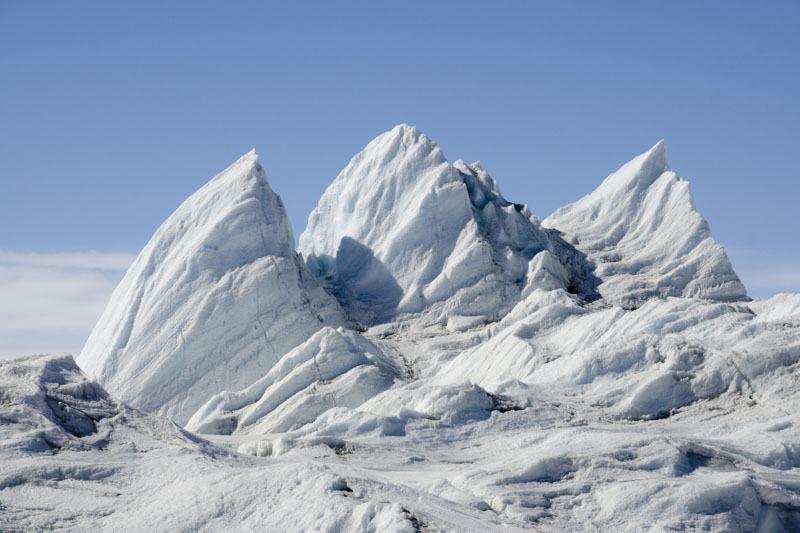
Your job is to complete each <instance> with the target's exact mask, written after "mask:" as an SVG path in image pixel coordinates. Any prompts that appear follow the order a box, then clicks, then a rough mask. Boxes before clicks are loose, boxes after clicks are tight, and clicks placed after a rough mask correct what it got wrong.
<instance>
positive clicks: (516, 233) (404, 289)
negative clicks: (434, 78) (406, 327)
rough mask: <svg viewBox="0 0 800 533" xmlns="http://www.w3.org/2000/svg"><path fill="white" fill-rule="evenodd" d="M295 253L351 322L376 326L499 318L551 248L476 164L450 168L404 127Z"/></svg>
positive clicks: (327, 200) (330, 202) (368, 152)
mask: <svg viewBox="0 0 800 533" xmlns="http://www.w3.org/2000/svg"><path fill="white" fill-rule="evenodd" d="M299 248H300V251H301V252H302V253H303V255H304V257H305V259H306V261H307V264H308V266H309V268H310V270H311V271H312V272H313V273H314V274H315V275H316V276H318V277H319V278H321V279H324V280H326V282H327V283H328V284H329V285H330V286H331V287H332V289H333V291H334V292H335V293H336V294H337V297H338V298H339V300H340V302H341V303H342V304H343V306H344V307H345V308H346V309H347V310H348V311H349V312H350V314H351V316H353V317H354V318H355V319H357V320H358V321H360V322H362V323H366V324H373V323H378V322H383V321H387V320H391V319H393V318H394V317H398V316H408V315H409V314H421V315H423V316H426V317H427V319H428V320H433V321H444V320H446V319H447V318H448V317H452V316H454V315H467V316H481V315H482V316H486V317H487V319H489V320H491V319H495V318H497V317H498V316H502V315H503V314H504V313H505V312H507V311H508V309H509V308H510V306H512V305H513V303H514V302H515V301H516V300H517V299H518V298H519V295H520V292H521V290H522V287H523V285H524V283H525V278H526V276H527V275H528V265H529V262H530V260H531V259H532V258H533V257H534V256H535V255H537V254H538V253H540V252H542V251H548V250H550V249H551V248H552V243H551V241H550V238H549V237H548V234H547V233H546V232H545V231H543V230H542V229H541V228H540V226H539V221H538V219H536V217H534V216H533V215H532V214H531V213H530V211H529V210H528V208H527V207H526V206H522V205H517V204H512V203H510V202H508V201H506V200H505V199H504V198H503V197H502V196H501V194H500V191H499V189H498V187H497V184H496V182H495V181H494V180H493V179H491V178H490V177H489V175H488V174H487V173H486V172H485V171H484V170H483V169H482V168H481V167H480V165H479V164H475V165H471V166H468V165H465V164H464V163H463V162H461V161H460V160H459V161H457V162H456V163H455V164H450V163H449V162H448V161H447V160H446V159H445V157H444V154H443V153H442V150H441V149H440V148H439V147H438V146H437V145H436V143H434V142H433V141H431V140H430V139H429V138H428V137H426V136H425V135H424V134H423V133H422V132H420V131H419V130H418V129H417V128H414V127H411V126H408V125H406V124H402V125H399V126H396V127H395V128H394V129H392V130H391V131H389V132H387V133H384V134H383V135H380V136H379V137H377V138H376V139H375V140H373V141H372V142H370V143H369V144H368V145H367V147H366V148H365V149H364V150H363V151H362V152H361V153H359V154H358V155H356V156H355V157H354V158H353V159H352V160H351V161H350V163H349V164H348V165H347V167H345V169H344V170H343V171H342V172H341V173H340V174H339V176H338V177H337V178H336V179H335V180H334V182H333V183H332V184H331V186H330V187H328V189H327V190H326V191H325V193H324V194H323V196H322V198H321V199H320V201H319V204H318V206H317V207H316V208H315V209H314V211H313V212H312V213H311V216H310V217H309V219H308V227H307V228H306V230H305V232H303V234H302V235H301V236H300V247H299ZM564 288H566V287H564Z"/></svg>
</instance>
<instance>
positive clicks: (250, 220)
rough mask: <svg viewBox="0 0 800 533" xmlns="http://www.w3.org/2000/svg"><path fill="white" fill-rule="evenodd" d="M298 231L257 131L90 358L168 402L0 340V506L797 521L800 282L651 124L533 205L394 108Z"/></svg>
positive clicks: (243, 519)
mask: <svg viewBox="0 0 800 533" xmlns="http://www.w3.org/2000/svg"><path fill="white" fill-rule="evenodd" d="M299 249H300V251H301V252H302V256H300V255H298V254H297V253H296V252H295V250H294V247H293V235H292V233H291V229H290V228H289V225H288V221H287V217H286V214H285V212H284V209H283V206H282V205H281V203H280V199H279V198H278V197H277V196H276V195H275V194H274V193H273V192H272V191H271V190H270V189H269V186H268V184H267V181H266V176H265V175H264V173H263V170H262V169H261V164H260V163H259V161H258V159H257V157H256V156H255V154H254V153H250V154H247V155H245V156H244V157H243V158H242V159H240V160H239V161H238V162H237V163H235V164H234V165H233V166H231V167H230V168H229V169H227V170H226V171H224V172H223V173H222V174H220V175H218V176H217V177H215V178H214V179H213V180H212V181H211V182H209V184H208V185H206V186H205V187H203V188H202V189H201V190H200V191H198V192H197V193H196V194H195V195H193V196H192V197H191V198H190V199H189V200H187V201H186V202H185V203H184V204H183V205H182V206H181V207H180V208H179V209H178V211H176V213H175V214H174V215H173V216H172V217H170V219H169V220H167V222H165V223H164V225H163V226H162V227H161V228H160V229H159V231H158V232H157V234H156V235H155V236H154V237H153V239H152V240H151V242H150V243H149V244H148V245H147V247H146V248H145V250H144V251H143V252H142V254H141V255H140V257H139V259H138V260H137V262H136V263H135V264H134V265H133V266H132V267H131V270H130V272H129V273H128V275H127V276H126V278H125V280H123V282H122V283H121V285H120V287H119V288H118V289H117V291H116V292H115V294H114V296H113V297H112V301H111V302H110V303H109V307H108V309H107V310H106V313H105V314H104V316H103V318H102V319H101V321H100V322H99V323H98V325H97V327H96V328H95V331H94V333H93V334H92V337H91V339H90V340H89V342H88V343H87V346H86V348H85V349H84V351H83V352H82V354H81V356H80V357H79V359H78V362H79V364H80V365H81V366H82V368H83V369H84V370H85V371H87V373H88V374H90V375H92V376H94V377H95V378H97V380H98V382H99V383H100V384H102V385H103V386H105V387H107V388H109V389H110V391H111V392H112V393H113V394H115V395H118V396H120V397H121V398H122V399H123V400H125V401H126V402H127V403H130V404H132V405H133V407H135V408H138V409H142V410H145V411H149V412H152V413H156V414H153V415H146V414H143V413H141V412H140V411H137V410H135V409H133V408H129V407H127V406H125V405H124V404H122V403H120V402H119V401H117V400H115V399H113V398H112V397H111V396H108V395H107V394H106V393H105V392H104V390H103V389H102V388H101V387H100V385H98V383H96V382H94V381H92V380H91V379H90V378H88V377H86V376H85V375H83V374H81V373H80V371H79V370H78V369H77V367H75V366H74V363H72V361H71V359H69V358H68V357H66V356H45V357H39V358H33V359H26V360H17V361H12V362H9V363H6V364H5V365H4V366H2V367H0V408H1V409H2V412H0V432H2V433H0V436H2V439H3V440H2V441H0V460H2V461H3V462H2V464H3V465H4V469H3V476H5V477H3V478H2V480H0V511H2V514H0V517H2V518H0V520H5V522H3V523H0V529H12V530H13V529H15V528H16V529H25V528H29V529H30V528H33V529H36V528H40V529H49V528H72V529H75V528H77V529H98V528H99V529H119V530H131V531H134V530H136V531H138V530H142V529H153V530H175V529H185V530H195V529H199V530H237V531H238V530H245V531H247V530H254V529H256V530H268V531H269V530H275V531H295V530H297V531H303V530H313V531H459V532H461V531H495V530H497V531H501V530H502V531H514V530H534V531H647V530H651V531H664V530H703V531H797V530H800V414H798V413H800V295H798V294H788V293H786V294H780V295H777V296H775V297H773V298H771V299H768V300H756V301H751V300H750V299H749V298H747V295H746V292H745V289H744V287H743V285H742V284H741V282H740V281H739V278H738V277H737V276H736V273H735V272H734V270H733V268H732V266H731V264H730V262H729V260H728V258H727V256H726V254H725V251H724V250H723V248H722V247H721V246H720V245H719V244H717V243H716V242H715V241H714V240H713V237H712V235H711V232H710V229H709V226H708V224H707V223H706V221H705V220H704V219H703V218H702V216H701V215H700V214H699V213H697V211H696V210H695V208H694V204H693V201H692V197H691V192H690V189H689V184H688V182H686V181H684V180H681V179H680V178H678V177H677V176H676V175H675V174H674V173H673V172H671V171H670V170H669V167H668V164H667V159H666V153H665V149H664V144H663V142H661V143H658V144H657V145H655V146H654V147H653V148H652V149H651V150H649V151H648V152H647V153H645V154H642V155H641V156H639V157H637V158H635V159H634V160H632V161H631V162H630V163H628V164H626V165H624V166H623V167H622V168H621V169H620V170H618V171H617V172H615V173H614V174H612V175H611V176H609V177H608V178H607V179H606V180H605V181H604V182H603V183H602V184H601V185H600V186H599V188H598V189H597V190H596V191H594V192H593V193H591V194H589V195H588V196H586V197H584V198H583V199H581V200H579V201H578V202H576V203H574V204H571V205H569V206H566V207H564V208H562V209H560V210H558V211H557V212H556V213H554V214H553V215H551V216H550V217H549V218H547V219H546V220H545V222H544V223H542V224H540V223H539V220H538V219H537V218H536V217H535V216H534V215H533V214H531V213H530V211H529V209H528V208H527V207H526V206H524V205H520V204H514V203H511V202H509V201H507V200H505V199H504V198H503V197H502V195H501V194H500V192H499V188H498V186H497V183H496V182H495V181H494V180H493V179H492V178H490V177H489V175H488V174H487V173H486V172H485V171H484V170H483V169H482V168H481V166H480V165H479V164H477V163H476V164H473V165H465V164H463V163H462V162H461V161H456V162H455V163H452V164H451V163H449V162H448V161H447V159H445V157H444V155H443V154H442V151H441V150H440V149H439V148H438V147H437V146H436V144H435V143H433V141H431V140H430V139H428V138H427V137H425V135H424V134H422V133H421V132H420V131H419V130H417V129H416V128H413V127H410V126H407V125H401V126H397V127H396V128H394V129H393V130H391V131H390V132H387V133H385V134H383V135H381V136H379V137H378V138H376V139H375V140H374V141H372V142H371V143H370V144H369V145H368V146H367V147H366V148H365V149H364V151H362V152H361V153H360V154H358V155H356V156H355V157H354V158H353V160H352V161H351V162H350V164H348V166H347V167H346V168H345V169H344V170H343V171H342V172H341V174H340V175H339V176H338V177H337V178H336V179H335V180H334V182H333V184H332V185H331V186H330V188H329V189H328V190H327V191H326V192H325V194H324V195H323V197H322V198H321V200H320V203H319V205H318V206H317V208H316V209H315V210H314V212H313V213H312V214H311V216H310V217H309V225H308V228H306V231H305V232H304V233H303V235H302V236H301V237H300V246H299ZM158 415H169V416H171V417H173V419H174V420H176V421H177V422H179V423H180V424H182V425H185V426H186V430H183V429H181V428H179V427H178V426H176V425H175V424H174V423H172V422H170V421H168V420H167V419H165V418H162V417H160V416H158ZM187 430H188V431H194V432H196V433H199V434H201V435H202V436H203V439H207V440H203V439H200V438H198V437H195V436H193V435H192V434H191V433H188V431H187ZM143 435H144V436H143ZM212 443H213V444H212ZM6 465H9V466H6ZM6 472H11V473H10V474H7V473H6ZM9 479H10V480H12V481H8V480H9ZM4 480H5V481H4ZM31 495H32V496H31Z"/></svg>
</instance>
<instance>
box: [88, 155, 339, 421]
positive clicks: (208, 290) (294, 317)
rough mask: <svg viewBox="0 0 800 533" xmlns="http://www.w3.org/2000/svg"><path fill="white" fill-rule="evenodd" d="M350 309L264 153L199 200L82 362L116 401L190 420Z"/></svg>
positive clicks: (175, 217)
mask: <svg viewBox="0 0 800 533" xmlns="http://www.w3.org/2000/svg"><path fill="white" fill-rule="evenodd" d="M344 323H345V318H344V313H343V312H342V311H341V309H340V307H339V306H338V304H337V303H336V301H335V300H334V299H333V298H332V297H331V296H329V295H328V294H327V293H326V292H325V291H324V290H323V289H322V288H321V287H320V286H319V284H318V283H317V282H316V280H315V279H314V278H313V277H312V276H311V275H310V274H309V272H308V271H307V270H306V268H305V265H304V264H303V261H302V260H301V259H300V258H299V257H298V255H297V253H296V252H295V249H294V237H293V235H292V229H291V227H290V225H289V219H288V217H287V214H286V210H285V209H284V206H283V203H282V201H281V199H280V197H278V196H277V195H276V194H275V193H274V192H273V191H272V189H270V186H269V183H268V182H267V176H266V174H265V173H264V170H263V168H262V166H261V163H260V161H259V158H258V155H256V153H255V151H251V152H249V153H248V154H246V155H244V156H243V157H241V158H240V159H239V160H238V161H236V162H235V163H234V164H233V165H231V166H230V167H229V168H227V169H226V170H224V171H223V172H222V173H220V174H218V175H217V176H216V177H214V178H213V179H212V180H211V181H210V182H208V183H207V184H206V185H205V186H203V187H202V188H201V189H200V190H199V191H197V192H196V193H195V194H193V195H192V196H191V197H190V198H189V199H187V200H186V201H185V202H183V204H182V205H181V206H180V207H179V208H178V209H177V210H176V211H175V212H174V213H173V214H172V215H171V216H170V217H169V218H168V219H167V221H166V222H164V224H162V226H161V227H160V228H159V229H158V230H157V231H156V233H155V235H154V236H153V237H152V239H151V240H150V242H149V243H148V244H147V246H145V248H144V249H143V250H142V252H141V253H140V254H139V256H138V258H137V259H136V261H135V262H134V264H133V265H132V266H131V268H130V270H129V271H128V273H127V274H126V275H125V278H124V279H123V280H122V282H121V283H120V284H119V286H118V287H117V289H116V290H115V291H114V294H113V295H112V297H111V301H110V302H109V304H108V307H107V308H106V310H105V312H104V313H103V315H102V317H101V318H100V321H99V322H98V323H97V325H96V326H95V328H94V331H93V332H92V334H91V336H90V337H89V340H88V341H87V343H86V346H85V347H84V349H83V351H82V352H81V354H80V356H79V357H78V363H79V364H80V366H81V367H82V368H83V369H84V370H86V371H87V372H88V373H89V374H91V375H93V376H95V377H96V378H97V379H98V381H99V382H100V383H102V384H103V386H104V387H106V388H107V389H108V390H109V391H110V392H111V393H112V394H116V395H118V396H119V397H121V398H122V399H123V400H124V401H126V402H129V403H130V404H132V405H134V406H135V407H138V408H141V409H144V410H147V411H151V412H158V413H160V414H164V415H168V416H170V417H172V418H174V419H175V421H177V422H178V423H180V424H185V423H186V422H187V421H188V419H189V417H190V416H191V415H192V413H193V412H194V411H195V410H196V409H197V408H199V407H200V406H201V405H202V404H203V403H205V402H206V401H207V400H208V399H209V398H210V397H211V396H213V395H214V394H216V393H218V392H220V391H222V390H231V389H233V390H237V389H241V388H243V387H246V386H248V385H250V384H251V383H252V382H254V381H255V380H257V379H258V378H260V377H261V376H263V375H264V374H266V373H267V372H268V371H269V369H270V368H271V367H272V366H273V365H275V364H276V363H277V362H278V361H279V360H280V358H281V357H282V356H283V355H284V354H285V353H287V352H288V351H289V350H291V349H292V348H294V347H295V346H297V345H298V344H301V343H302V342H304V341H305V340H306V339H308V338H309V337H310V336H311V335H313V334H314V333H315V332H316V331H318V330H319V329H320V328H322V327H323V326H324V325H332V326H338V325H342V324H344Z"/></svg>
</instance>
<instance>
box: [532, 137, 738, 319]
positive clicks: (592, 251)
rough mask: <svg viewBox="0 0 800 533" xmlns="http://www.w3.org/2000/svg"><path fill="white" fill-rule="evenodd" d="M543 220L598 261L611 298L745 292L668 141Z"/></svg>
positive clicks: (720, 296)
mask: <svg viewBox="0 0 800 533" xmlns="http://www.w3.org/2000/svg"><path fill="white" fill-rule="evenodd" d="M542 224H543V225H544V226H547V227H549V228H555V229H557V230H559V231H561V232H563V233H564V236H565V239H566V240H567V241H569V242H570V243H572V244H573V245H575V246H576V247H577V248H578V249H579V250H581V251H582V252H584V253H586V254H587V255H588V257H589V259H590V260H591V261H592V262H593V263H595V264H596V266H597V269H596V271H595V275H596V276H598V277H599V278H600V279H601V280H602V284H601V285H600V288H599V290H600V293H601V295H602V296H603V298H604V299H605V300H606V301H608V302H613V303H615V304H619V305H623V306H625V307H628V308H633V307H636V306H638V305H640V304H641V303H642V302H643V301H644V300H647V299H648V298H651V297H654V296H659V297H666V296H684V297H697V298H708V299H712V300H717V301H736V300H742V299H745V298H746V291H745V288H744V286H743V285H742V283H741V282H740V281H739V278H738V276H737V275H736V273H735V272H734V271H733V268H732V267H731V264H730V261H729V260H728V257H727V255H726V254H725V250H724V249H723V248H722V247H721V246H720V245H719V244H717V243H716V242H715V241H714V239H713V238H712V237H711V230H710V229H709V226H708V223H707V222H706V221H705V220H704V219H703V217H702V216H700V214H699V213H698V212H697V211H696V210H695V208H694V201H693V200H692V193H691V190H690V188H689V183H688V182H686V181H684V180H682V179H680V178H679V177H678V176H677V175H675V173H674V172H672V171H670V170H669V165H668V163H667V155H666V150H665V148H664V141H660V142H659V143H657V144H656V145H655V146H653V148H651V149H650V150H649V151H648V152H646V153H644V154H642V155H640V156H639V157H637V158H635V159H633V160H632V161H631V162H629V163H627V164H626V165H624V166H623V167H622V168H620V169H619V170H618V171H617V172H615V173H614V174H611V175H610V176H609V177H608V178H606V179H605V181H603V183H602V184H601V185H600V186H599V187H598V188H597V189H596V190H595V191H594V192H592V193H591V194H589V195H587V196H585V197H583V198H582V199H581V200H579V201H577V202H575V203H574V204H570V205H568V206H565V207H562V208H561V209H559V210H557V211H556V212H555V213H553V214H552V215H550V216H549V217H548V218H547V219H545V220H544V222H543V223H542Z"/></svg>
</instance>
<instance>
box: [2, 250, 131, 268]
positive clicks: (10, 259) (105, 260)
mask: <svg viewBox="0 0 800 533" xmlns="http://www.w3.org/2000/svg"><path fill="white" fill-rule="evenodd" d="M135 258H136V255H134V254H129V253H125V252H96V251H90V252H60V253H52V254H42V253H36V252H10V251H4V250H0V265H18V266H29V267H31V266H40V267H52V268H88V269H100V270H125V269H127V268H128V267H129V266H130V265H131V263H133V260H134V259H135Z"/></svg>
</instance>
